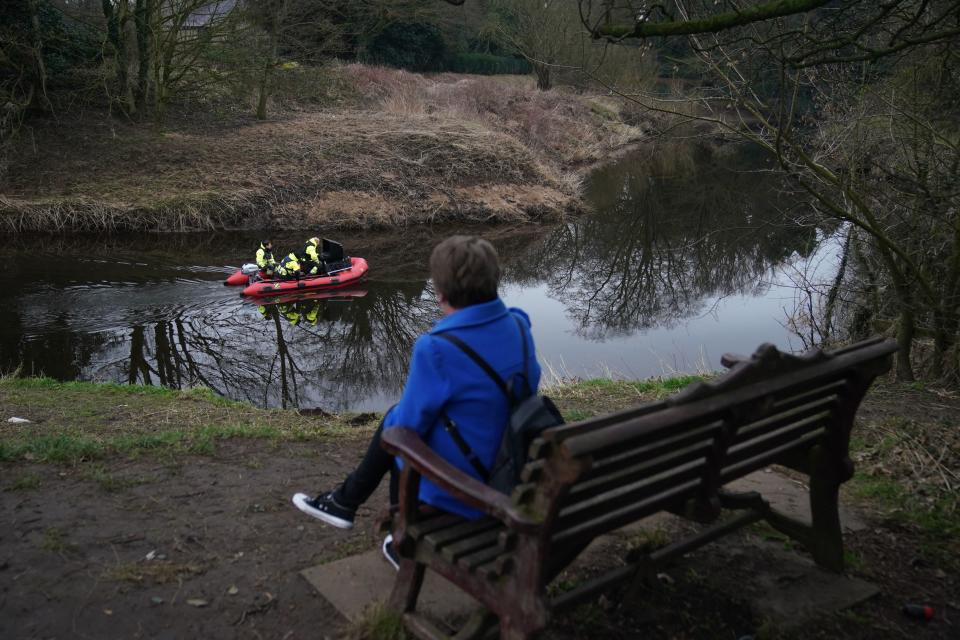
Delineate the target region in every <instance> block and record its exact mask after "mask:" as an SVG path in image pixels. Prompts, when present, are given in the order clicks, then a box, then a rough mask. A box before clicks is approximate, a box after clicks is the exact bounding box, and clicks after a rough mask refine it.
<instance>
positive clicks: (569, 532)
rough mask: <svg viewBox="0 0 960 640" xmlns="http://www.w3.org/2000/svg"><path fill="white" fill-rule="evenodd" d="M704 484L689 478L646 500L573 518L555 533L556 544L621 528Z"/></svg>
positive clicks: (670, 503)
mask: <svg viewBox="0 0 960 640" xmlns="http://www.w3.org/2000/svg"><path fill="white" fill-rule="evenodd" d="M699 486H700V478H695V479H693V480H688V481H686V482H685V483H683V484H680V485H674V486H673V487H671V488H670V489H669V490H667V491H664V492H662V493H659V494H656V495H654V496H651V497H649V498H646V499H644V500H639V501H636V502H625V503H624V506H622V507H620V508H619V509H612V510H609V511H603V512H601V514H602V515H600V516H598V517H596V518H593V519H590V520H577V521H575V522H569V523H568V524H569V525H570V526H568V527H567V528H565V529H562V530H557V532H556V533H555V535H554V536H553V537H552V539H551V540H552V542H553V544H555V545H563V544H567V543H571V544H572V543H575V542H576V541H578V540H589V539H592V538H595V537H596V536H598V535H600V534H603V533H606V532H608V531H613V530H614V529H618V528H620V527H622V526H623V525H625V524H629V523H631V522H634V521H636V520H639V519H641V518H644V517H646V516H648V515H652V514H654V513H656V512H657V511H661V510H663V509H664V507H666V506H669V505H672V504H680V503H682V502H683V501H685V500H687V499H689V498H692V497H694V495H696V492H697V489H698V487H699Z"/></svg>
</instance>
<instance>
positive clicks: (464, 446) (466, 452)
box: [434, 314, 530, 483]
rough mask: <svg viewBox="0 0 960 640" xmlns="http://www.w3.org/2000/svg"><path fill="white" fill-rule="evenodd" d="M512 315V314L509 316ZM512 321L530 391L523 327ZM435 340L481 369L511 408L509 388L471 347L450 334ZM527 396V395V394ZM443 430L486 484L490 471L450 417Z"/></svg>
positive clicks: (527, 352) (447, 417)
mask: <svg viewBox="0 0 960 640" xmlns="http://www.w3.org/2000/svg"><path fill="white" fill-rule="evenodd" d="M510 315H513V314H510ZM513 319H514V320H516V322H517V329H519V330H520V342H521V343H522V344H523V375H524V382H525V383H526V385H527V391H528V392H529V391H530V365H529V363H528V362H527V359H528V357H529V351H528V349H527V335H526V333H524V331H523V325H522V324H521V323H520V318H518V317H517V316H513ZM434 335H435V336H436V337H437V338H443V339H444V340H446V341H447V342H450V343H452V344H453V345H454V346H456V347H457V348H458V349H460V350H461V351H463V352H464V353H465V354H466V355H467V357H468V358H470V359H471V360H473V361H474V363H476V365H477V366H478V367H480V368H481V369H483V371H484V373H486V374H487V375H488V376H490V379H491V380H493V381H494V382H495V383H496V385H497V387H498V388H499V389H500V391H502V392H503V395H505V396H506V397H507V403H508V404H509V405H510V406H513V403H514V400H513V394H512V393H510V386H509V385H508V384H507V383H506V382H504V380H503V378H501V377H500V374H498V373H497V372H496V370H494V368H493V367H491V366H490V364H489V363H488V362H487V361H486V360H484V359H483V358H482V357H480V354H479V353H477V352H476V351H474V350H473V347H471V346H470V345H468V344H467V343H466V342H464V341H463V340H461V339H460V338H458V337H457V336H455V335H453V334H451V333H436V334H434ZM528 395H529V393H528ZM443 429H444V431H446V432H447V433H449V434H450V438H451V439H452V440H453V443H454V444H455V445H457V448H458V449H460V453H462V454H463V457H464V458H466V459H467V462H469V463H470V466H472V467H473V468H474V470H476V472H477V473H478V474H479V475H480V478H481V479H482V480H483V481H484V482H485V483H486V482H489V481H490V470H489V469H487V468H486V467H485V466H483V463H482V462H480V458H478V457H477V454H476V453H474V451H473V449H471V448H470V445H469V444H468V443H467V441H466V440H465V439H464V437H463V434H461V433H460V428H459V427H457V423H455V422H454V421H453V420H451V419H450V416H448V415H446V414H444V415H443Z"/></svg>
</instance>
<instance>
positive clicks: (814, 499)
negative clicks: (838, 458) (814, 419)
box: [810, 447, 844, 573]
mask: <svg viewBox="0 0 960 640" xmlns="http://www.w3.org/2000/svg"><path fill="white" fill-rule="evenodd" d="M811 461H812V462H813V465H812V467H813V473H812V474H811V476H810V513H811V515H812V520H813V522H812V524H813V526H812V527H811V532H810V533H811V536H810V537H811V547H810V552H811V553H812V554H813V559H814V560H815V561H816V562H817V564H818V565H820V566H821V567H823V568H824V569H829V570H830V571H836V572H838V573H839V572H841V571H843V564H844V563H843V529H842V527H841V525H840V501H839V495H840V472H841V469H840V468H838V466H837V464H836V462H835V461H833V460H831V459H830V456H829V455H827V452H826V451H825V450H824V449H823V448H822V447H815V448H814V449H813V451H812V452H811Z"/></svg>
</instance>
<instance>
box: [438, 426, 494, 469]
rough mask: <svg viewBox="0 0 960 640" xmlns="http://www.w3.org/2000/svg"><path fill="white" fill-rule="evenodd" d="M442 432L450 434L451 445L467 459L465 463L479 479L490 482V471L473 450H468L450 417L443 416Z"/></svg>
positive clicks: (468, 446)
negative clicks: (455, 446) (468, 464)
mask: <svg viewBox="0 0 960 640" xmlns="http://www.w3.org/2000/svg"><path fill="white" fill-rule="evenodd" d="M443 430H444V431H446V432H447V433H449V434H450V438H451V439H452V440H453V443H454V444H455V445H457V448H458V449H460V453H462V454H463V457H464V458H466V459H467V462H469V463H470V466H471V467H473V468H474V470H475V471H476V472H477V473H478V474H479V475H480V479H481V480H483V481H484V483H487V482H489V481H490V470H489V469H487V468H486V467H485V466H483V463H482V462H480V458H478V457H477V454H476V453H474V452H473V449H471V448H470V445H469V444H467V441H466V440H464V439H463V434H461V433H460V428H459V427H458V426H457V423H456V422H454V421H453V420H451V419H450V416H448V415H446V414H444V415H443Z"/></svg>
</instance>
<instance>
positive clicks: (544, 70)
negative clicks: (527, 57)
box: [533, 62, 551, 91]
mask: <svg viewBox="0 0 960 640" xmlns="http://www.w3.org/2000/svg"><path fill="white" fill-rule="evenodd" d="M533 72H534V73H535V74H536V75H537V89H539V90H540V91H549V90H550V86H551V85H550V67H548V66H547V65H545V64H543V63H541V62H535V63H533Z"/></svg>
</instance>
